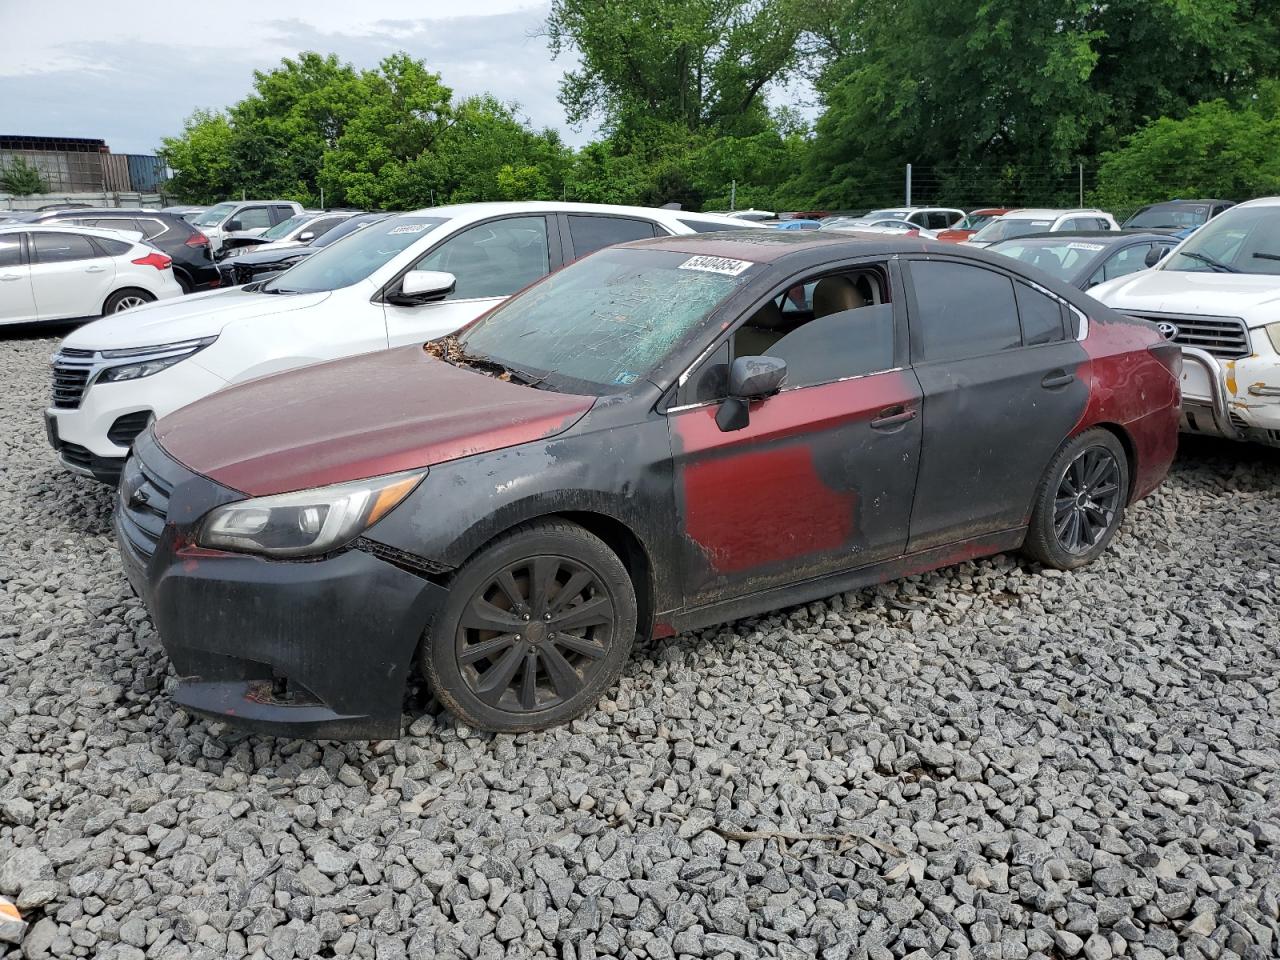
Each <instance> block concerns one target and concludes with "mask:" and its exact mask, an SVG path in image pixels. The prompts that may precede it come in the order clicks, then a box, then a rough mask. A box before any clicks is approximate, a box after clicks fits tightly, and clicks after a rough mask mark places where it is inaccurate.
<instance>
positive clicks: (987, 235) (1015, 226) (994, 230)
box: [972, 217, 1053, 243]
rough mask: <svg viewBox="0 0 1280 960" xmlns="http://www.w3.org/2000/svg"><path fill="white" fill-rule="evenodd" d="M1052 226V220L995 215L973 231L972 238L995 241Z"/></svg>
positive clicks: (979, 240) (980, 240) (1024, 234)
mask: <svg viewBox="0 0 1280 960" xmlns="http://www.w3.org/2000/svg"><path fill="white" fill-rule="evenodd" d="M1052 226H1053V221H1052V220H1020V219H1009V218H1008V217H997V218H996V219H995V220H992V221H991V222H990V223H988V224H987V225H986V226H985V227H983V228H982V229H981V230H979V231H978V232H977V233H975V234H974V235H973V238H972V239H973V241H974V242H975V243H983V242H986V243H995V242H996V241H997V240H1008V239H1009V238H1011V237H1025V236H1027V235H1028V234H1032V233H1047V232H1048V231H1049V229H1050V228H1051V227H1052Z"/></svg>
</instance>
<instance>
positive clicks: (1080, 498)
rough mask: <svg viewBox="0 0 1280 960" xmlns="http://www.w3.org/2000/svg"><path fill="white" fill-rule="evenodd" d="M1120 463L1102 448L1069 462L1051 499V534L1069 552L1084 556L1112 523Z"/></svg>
mask: <svg viewBox="0 0 1280 960" xmlns="http://www.w3.org/2000/svg"><path fill="white" fill-rule="evenodd" d="M1120 496H1121V492H1120V464H1119V463H1117V462H1116V458H1115V456H1114V455H1113V454H1112V452H1111V451H1110V450H1108V449H1107V448H1106V447H1102V446H1096V447H1087V448H1086V449H1085V450H1083V451H1081V453H1080V454H1079V455H1078V456H1077V457H1076V458H1075V459H1074V460H1072V461H1071V463H1070V464H1069V465H1068V467H1067V469H1066V471H1065V472H1064V473H1063V474H1062V480H1061V481H1060V482H1059V484H1058V493H1057V496H1056V498H1055V500H1054V508H1053V532H1054V534H1055V536H1057V538H1058V542H1059V543H1060V544H1062V546H1063V547H1064V548H1065V549H1066V550H1068V551H1069V552H1071V553H1088V552H1089V551H1090V550H1092V549H1093V548H1094V547H1095V546H1097V544H1098V541H1099V540H1101V539H1102V536H1103V534H1105V533H1106V532H1107V531H1108V530H1110V529H1111V526H1112V524H1113V523H1114V522H1115V516H1116V510H1117V508H1118V507H1119V506H1120Z"/></svg>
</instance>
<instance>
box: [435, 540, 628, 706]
mask: <svg viewBox="0 0 1280 960" xmlns="http://www.w3.org/2000/svg"><path fill="white" fill-rule="evenodd" d="M616 622H617V617H616V614H615V611H614V606H613V601H612V599H611V598H610V596H609V594H608V592H607V591H606V590H605V589H604V585H603V584H602V583H601V580H600V577H599V575H598V574H596V573H595V571H593V570H591V569H590V568H589V567H587V566H586V565H585V564H583V563H580V562H579V561H577V560H574V559H572V558H570V557H557V556H539V557H533V558H531V559H529V560H518V561H516V562H515V563H512V564H508V565H507V566H506V567H504V568H503V569H502V570H501V571H499V572H498V573H497V574H496V575H495V576H493V577H490V578H488V580H487V582H486V583H485V584H484V585H483V586H482V587H481V588H480V589H479V590H477V591H476V592H475V593H473V594H472V596H471V600H470V601H469V602H468V604H467V606H466V609H465V610H464V611H463V614H462V619H461V622H460V623H459V625H458V635H457V656H458V665H459V667H460V668H461V673H462V676H463V678H464V679H465V680H466V682H467V686H468V687H469V688H470V690H471V692H472V693H474V694H475V695H476V696H477V697H478V698H479V699H481V700H483V701H484V702H485V703H486V704H488V705H489V706H491V707H496V708H497V709H500V710H507V711H512V712H516V711H525V712H532V711H538V710H546V709H548V708H549V707H554V706H557V705H559V704H561V703H564V702H566V701H569V700H572V699H573V698H574V697H576V696H577V695H578V694H579V693H580V692H581V691H582V690H583V688H585V687H586V686H588V685H589V684H590V682H591V680H592V679H593V674H594V673H595V671H596V670H597V669H599V667H600V666H601V664H603V663H604V662H605V657H606V655H607V654H608V652H609V648H610V647H611V646H612V644H613V642H614V639H615V638H614V633H615V627H616Z"/></svg>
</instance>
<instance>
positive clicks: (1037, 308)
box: [1013, 283, 1064, 347]
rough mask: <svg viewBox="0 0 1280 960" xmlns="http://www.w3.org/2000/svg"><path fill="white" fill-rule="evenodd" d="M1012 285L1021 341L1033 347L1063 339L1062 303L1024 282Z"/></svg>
mask: <svg viewBox="0 0 1280 960" xmlns="http://www.w3.org/2000/svg"><path fill="white" fill-rule="evenodd" d="M1013 286H1014V290H1015V295H1016V298H1017V301H1018V317H1019V318H1020V319H1021V321H1022V342H1023V343H1024V344H1026V345H1027V346H1028V347H1034V346H1038V345H1040V344H1042V343H1056V342H1057V341H1059V340H1062V339H1064V337H1063V334H1062V330H1063V326H1062V304H1060V303H1059V302H1058V301H1057V300H1054V299H1053V298H1052V297H1047V296H1045V295H1044V294H1043V293H1041V292H1040V291H1039V290H1034V289H1032V288H1031V287H1029V286H1027V284H1025V283H1015V284H1014V285H1013Z"/></svg>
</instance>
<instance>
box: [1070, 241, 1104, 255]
mask: <svg viewBox="0 0 1280 960" xmlns="http://www.w3.org/2000/svg"><path fill="white" fill-rule="evenodd" d="M1067 249H1068V250H1092V251H1093V252H1094V253H1097V252H1098V251H1099V250H1105V249H1107V248H1106V247H1105V246H1104V245H1103V244H1101V243H1068V244H1067Z"/></svg>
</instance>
